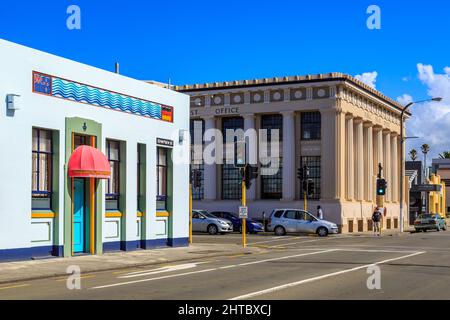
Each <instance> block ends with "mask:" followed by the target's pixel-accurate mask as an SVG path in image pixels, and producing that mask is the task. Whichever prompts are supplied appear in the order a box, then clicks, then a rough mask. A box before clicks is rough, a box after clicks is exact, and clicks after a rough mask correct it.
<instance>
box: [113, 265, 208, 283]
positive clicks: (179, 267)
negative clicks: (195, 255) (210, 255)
mask: <svg viewBox="0 0 450 320" xmlns="http://www.w3.org/2000/svg"><path fill="white" fill-rule="evenodd" d="M203 263H206V262H199V263H186V264H179V265H176V266H167V267H162V268H157V269H153V270H142V271H136V272H130V273H127V274H126V275H124V276H120V277H118V278H119V279H127V278H134V277H143V276H149V275H152V274H158V273H165V272H172V271H179V270H186V269H192V268H195V267H196V266H197V265H199V264H203Z"/></svg>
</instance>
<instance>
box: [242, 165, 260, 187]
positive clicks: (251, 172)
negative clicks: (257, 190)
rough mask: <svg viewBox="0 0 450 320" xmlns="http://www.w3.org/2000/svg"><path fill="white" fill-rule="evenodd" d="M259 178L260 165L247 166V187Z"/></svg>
mask: <svg viewBox="0 0 450 320" xmlns="http://www.w3.org/2000/svg"><path fill="white" fill-rule="evenodd" d="M256 178H258V167H253V166H251V165H248V166H246V167H245V178H244V179H245V187H246V188H247V190H248V189H250V187H251V185H252V181H253V180H255V179H256Z"/></svg>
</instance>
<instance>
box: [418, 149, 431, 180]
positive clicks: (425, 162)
mask: <svg viewBox="0 0 450 320" xmlns="http://www.w3.org/2000/svg"><path fill="white" fill-rule="evenodd" d="M420 149H421V150H422V153H423V159H424V169H425V174H424V178H425V179H428V177H427V154H428V152H430V146H429V145H428V144H426V143H425V144H423V145H422V146H421V147H420ZM425 181H426V180H425Z"/></svg>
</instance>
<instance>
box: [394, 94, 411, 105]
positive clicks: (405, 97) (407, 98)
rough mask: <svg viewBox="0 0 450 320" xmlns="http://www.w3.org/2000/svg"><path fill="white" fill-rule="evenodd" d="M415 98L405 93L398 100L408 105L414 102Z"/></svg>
mask: <svg viewBox="0 0 450 320" xmlns="http://www.w3.org/2000/svg"><path fill="white" fill-rule="evenodd" d="M412 101H413V98H412V97H411V96H410V95H409V94H406V93H405V94H404V95H402V96H401V97H398V98H397V102H398V103H400V104H401V105H402V106H406V105H407V104H408V103H410V102H412Z"/></svg>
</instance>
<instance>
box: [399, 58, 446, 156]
mask: <svg viewBox="0 0 450 320" xmlns="http://www.w3.org/2000/svg"><path fill="white" fill-rule="evenodd" d="M417 70H418V72H419V74H418V78H419V80H420V81H421V82H422V83H423V84H424V85H425V86H426V87H427V91H428V95H429V96H430V97H441V98H443V99H444V100H443V101H441V102H427V103H423V104H420V105H414V106H413V107H412V109H411V112H412V114H413V116H412V117H411V119H410V120H408V123H407V132H408V136H418V137H420V139H413V140H408V149H407V151H409V150H410V149H412V148H415V149H416V150H417V151H418V152H420V146H421V145H422V144H424V143H427V144H429V145H430V149H431V150H430V151H431V152H430V153H431V157H432V158H436V157H438V155H439V153H442V152H443V151H448V150H450V67H446V68H444V73H435V72H434V69H433V67H432V66H431V65H424V64H421V63H419V64H418V65H417ZM405 96H407V95H403V96H402V97H399V98H398V99H397V100H398V101H399V99H402V98H404V97H405ZM403 101H406V100H403ZM428 158H430V157H428ZM429 163H431V162H429Z"/></svg>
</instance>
